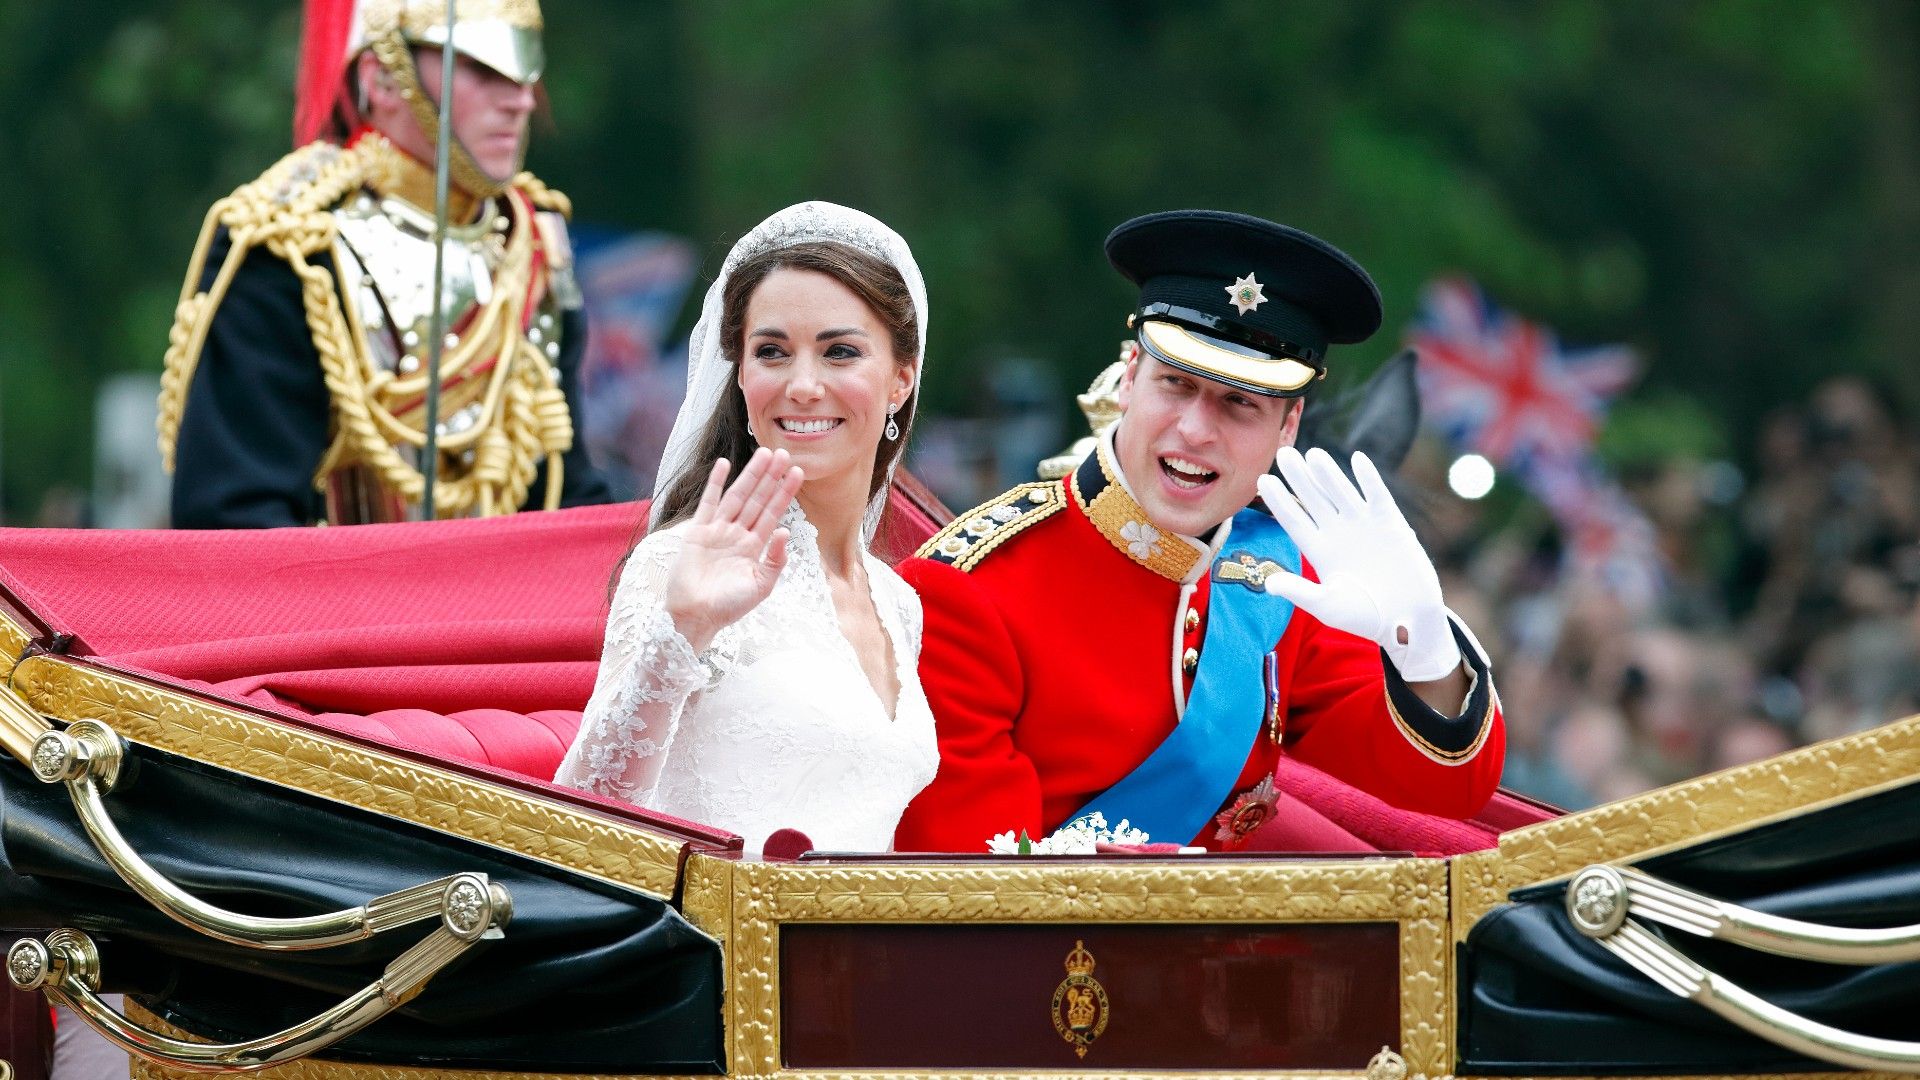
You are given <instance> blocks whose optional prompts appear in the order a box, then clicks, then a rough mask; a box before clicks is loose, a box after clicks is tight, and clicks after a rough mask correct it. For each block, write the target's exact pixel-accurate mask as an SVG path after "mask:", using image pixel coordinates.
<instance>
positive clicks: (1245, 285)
mask: <svg viewBox="0 0 1920 1080" xmlns="http://www.w3.org/2000/svg"><path fill="white" fill-rule="evenodd" d="M1226 290H1227V300H1228V301H1230V302H1231V303H1232V304H1233V306H1234V309H1235V310H1237V311H1239V312H1240V314H1242V315H1245V314H1246V313H1247V312H1249V311H1252V310H1253V309H1254V308H1257V307H1259V306H1260V305H1261V304H1264V303H1266V302H1267V294H1266V293H1264V292H1262V291H1261V286H1260V283H1259V282H1258V281H1255V280H1254V278H1253V275H1252V274H1248V275H1247V276H1246V277H1243V278H1235V279H1234V280H1233V284H1231V285H1228V286H1226Z"/></svg>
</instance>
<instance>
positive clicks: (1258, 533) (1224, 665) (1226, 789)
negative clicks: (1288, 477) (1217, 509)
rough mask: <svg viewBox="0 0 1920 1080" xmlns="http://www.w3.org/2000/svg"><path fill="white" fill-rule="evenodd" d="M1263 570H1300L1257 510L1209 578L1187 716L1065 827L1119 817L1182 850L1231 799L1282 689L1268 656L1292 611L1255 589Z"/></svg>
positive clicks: (1281, 535) (1236, 529) (1114, 821)
mask: <svg viewBox="0 0 1920 1080" xmlns="http://www.w3.org/2000/svg"><path fill="white" fill-rule="evenodd" d="M1263 563H1276V564H1278V565H1279V566H1281V567H1282V568H1284V569H1286V570H1288V571H1291V572H1293V573H1296V574H1297V573H1299V572H1300V549H1299V548H1297V547H1295V546H1294V543H1293V538H1292V537H1289V536H1288V535H1287V533H1286V530H1285V529H1282V528H1281V527H1280V524H1279V522H1276V521H1274V520H1273V518H1271V517H1269V516H1268V515H1267V514H1265V513H1263V512H1261V511H1258V510H1242V511H1240V512H1239V513H1238V514H1235V515H1234V517H1233V530H1232V531H1231V532H1230V533H1228V535H1227V543H1226V546H1225V547H1224V548H1222V549H1221V552H1220V558H1219V559H1218V560H1216V561H1215V562H1214V564H1213V568H1212V569H1211V570H1210V571H1209V573H1211V575H1212V577H1213V581H1212V583H1211V585H1210V592H1211V598H1210V599H1209V601H1208V604H1207V634H1206V638H1205V640H1204V642H1203V644H1202V647H1201V650H1200V667H1199V670H1197V671H1196V672H1195V673H1194V677H1193V693H1192V694H1190V695H1188V697H1187V708H1186V713H1185V715H1184V716H1183V717H1182V719H1181V721H1180V723H1179V724H1178V725H1177V726H1176V727H1175V728H1174V729H1173V732H1172V734H1170V735H1168V736H1167V738H1166V740H1165V741H1164V742H1162V743H1161V744H1160V745H1159V747H1158V748H1156V749H1155V750H1154V752H1153V753H1152V754H1150V755H1148V757H1147V760H1145V761H1143V762H1141V763H1140V765H1139V766H1138V767H1137V768H1135V769H1134V770H1133V771H1132V772H1130V773H1128V774H1127V775H1126V776H1124V777H1122V778H1121V779H1120V782H1119V783H1117V784H1115V785H1113V786H1112V787H1110V788H1108V789H1107V790H1106V791H1104V792H1102V793H1101V794H1099V795H1097V796H1095V797H1094V799H1093V801H1092V802H1090V803H1088V804H1087V805H1085V806H1083V807H1081V808H1080V812H1079V813H1077V814H1074V815H1073V817H1072V818H1070V819H1069V820H1078V819H1080V818H1083V817H1086V816H1088V815H1090V814H1092V813H1093V812H1094V811H1096V810H1097V811H1099V812H1100V813H1101V814H1103V815H1105V817H1106V819H1107V824H1108V826H1109V827H1114V826H1118V825H1119V824H1120V822H1121V820H1122V819H1125V820H1126V821H1127V823H1128V824H1130V825H1132V826H1133V827H1134V828H1136V829H1141V830H1144V831H1145V832H1146V834H1147V837H1148V839H1149V840H1151V841H1152V842H1154V843H1161V844H1185V843H1187V842H1188V841H1190V840H1192V839H1193V838H1194V837H1196V836H1198V835H1199V834H1200V830H1201V829H1203V828H1205V827H1206V825H1207V822H1208V821H1209V820H1210V819H1211V818H1212V817H1213V816H1214V814H1216V813H1217V812H1218V811H1219V809H1220V804H1221V803H1222V802H1225V801H1226V798H1227V796H1228V795H1231V794H1232V793H1233V785H1234V782H1235V781H1236V780H1238V779H1239V778H1240V773H1241V772H1242V771H1244V770H1245V769H1246V767H1247V755H1248V754H1249V753H1250V752H1251V751H1252V749H1253V743H1254V740H1255V739H1257V738H1259V737H1260V728H1261V725H1262V723H1263V722H1264V721H1266V720H1267V714H1268V712H1269V711H1270V710H1272V709H1274V708H1277V707H1278V705H1279V701H1278V698H1277V697H1276V696H1275V695H1276V693H1277V690H1278V688H1277V687H1274V686H1269V685H1265V684H1266V683H1271V682H1272V681H1273V674H1272V673H1271V672H1267V673H1266V677H1265V678H1264V679H1263V678H1262V673H1263V672H1266V667H1267V665H1266V658H1267V657H1268V655H1269V654H1270V653H1271V652H1272V651H1273V647H1274V646H1275V645H1276V644H1278V643H1279V641H1280V636H1281V635H1282V634H1285V633H1286V631H1287V623H1288V622H1289V621H1290V620H1291V619H1292V618H1293V604H1292V603H1290V602H1289V601H1287V600H1285V599H1282V598H1281V597H1278V596H1271V595H1269V594H1268V593H1267V591H1266V589H1265V588H1264V587H1262V586H1261V584H1260V583H1261V582H1263V581H1264V580H1265V577H1266V571H1265V570H1263V569H1261V564H1263Z"/></svg>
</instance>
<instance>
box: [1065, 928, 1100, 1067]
mask: <svg viewBox="0 0 1920 1080" xmlns="http://www.w3.org/2000/svg"><path fill="white" fill-rule="evenodd" d="M1093 965H1094V960H1093V954H1092V953H1090V952H1088V951H1087V944H1086V942H1084V941H1075V942H1074V943H1073V951H1072V952H1070V953H1068V954H1067V977H1066V978H1064V979H1062V980H1060V985H1059V986H1057V987H1055V988H1054V990H1053V1030H1055V1031H1057V1032H1059V1033H1060V1037H1061V1038H1062V1039H1065V1040H1066V1041H1067V1042H1068V1044H1069V1045H1071V1046H1072V1047H1073V1052H1074V1053H1075V1054H1076V1055H1078V1056H1080V1057H1086V1056H1087V1048H1088V1047H1090V1046H1092V1045H1093V1040H1095V1039H1097V1038H1099V1037H1100V1034H1101V1032H1104V1031H1106V1030H1107V988H1106V987H1104V986H1101V985H1100V981H1099V980H1098V979H1095V978H1094V977H1093Z"/></svg>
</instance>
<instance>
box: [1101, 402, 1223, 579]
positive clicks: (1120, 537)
mask: <svg viewBox="0 0 1920 1080" xmlns="http://www.w3.org/2000/svg"><path fill="white" fill-rule="evenodd" d="M1118 426H1119V425H1117V424H1116V425H1115V426H1114V427H1111V428H1108V429H1107V430H1106V431H1105V432H1103V433H1102V434H1101V436H1100V439H1099V441H1098V442H1097V443H1095V444H1094V451H1093V453H1091V454H1088V455H1087V457H1086V460H1084V461H1082V462H1081V463H1080V467H1079V468H1077V469H1075V470H1074V471H1073V475H1072V476H1071V477H1070V478H1069V480H1068V483H1067V486H1068V488H1069V490H1071V491H1072V492H1073V501H1074V502H1075V503H1076V504H1078V505H1079V507H1080V509H1081V510H1082V511H1084V512H1085V513H1086V515H1087V520H1088V521H1091V522H1093V527H1094V528H1096V529H1098V530H1100V535H1101V536H1104V537H1106V538H1107V542H1108V543H1110V544H1112V545H1113V546H1114V549H1115V550H1117V551H1119V552H1120V554H1122V555H1125V556H1126V557H1127V558H1129V559H1132V560H1133V561H1134V562H1136V563H1139V564H1140V565H1141V566H1144V567H1146V568H1147V569H1149V570H1151V571H1153V572H1154V573H1156V574H1159V575H1160V576H1161V577H1163V578H1166V579H1167V580H1168V581H1175V582H1180V583H1182V584H1184V583H1185V582H1186V581H1187V580H1188V579H1189V578H1190V577H1192V576H1193V573H1194V571H1195V569H1196V568H1197V567H1199V566H1201V565H1202V564H1203V563H1204V562H1206V561H1207V560H1208V558H1209V556H1211V555H1212V549H1211V548H1210V547H1209V546H1208V545H1206V544H1203V543H1201V542H1200V541H1198V540H1195V539H1194V538H1192V537H1190V536H1183V535H1181V534H1179V533H1171V532H1167V531H1165V530H1164V529H1161V528H1159V527H1158V526H1156V525H1154V524H1153V523H1152V522H1150V521H1148V520H1147V512H1146V511H1145V510H1143V509H1141V507H1140V504H1139V503H1138V502H1135V501H1134V498H1133V493H1132V492H1131V491H1129V490H1127V481H1126V477H1125V476H1123V475H1122V474H1121V472H1120V465H1119V463H1118V462H1117V461H1116V460H1115V458H1114V453H1113V434H1114V431H1115V429H1116V428H1118Z"/></svg>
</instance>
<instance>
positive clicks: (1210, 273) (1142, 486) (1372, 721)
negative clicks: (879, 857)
mask: <svg viewBox="0 0 1920 1080" xmlns="http://www.w3.org/2000/svg"><path fill="white" fill-rule="evenodd" d="M1106 247H1107V256H1108V258H1109V259H1110V260H1111V261H1112V263H1113V265H1114V267H1115V268H1116V269H1118V270H1119V271H1120V272H1121V273H1122V274H1124V275H1126V277H1127V278H1128V279H1130V280H1131V281H1133V282H1135V283H1137V284H1138V285H1139V286H1140V303H1139V307H1138V309H1137V310H1136V311H1135V312H1134V313H1133V315H1131V316H1129V318H1128V326H1129V327H1130V328H1131V329H1132V331H1133V333H1134V335H1135V338H1134V341H1133V342H1131V343H1130V350H1129V351H1130V353H1131V362H1130V363H1129V365H1128V368H1127V373H1126V377H1125V380H1124V381H1123V383H1122V385H1121V389H1120V403H1121V406H1122V409H1123V410H1124V411H1123V415H1122V417H1121V419H1120V421H1119V422H1118V423H1117V424H1116V425H1115V426H1114V427H1113V428H1111V429H1109V431H1108V432H1107V433H1106V434H1105V435H1104V436H1103V437H1102V438H1101V439H1100V441H1099V444H1098V446H1097V448H1096V450H1095V451H1094V453H1092V454H1090V455H1088V457H1087V459H1086V460H1085V461H1084V462H1083V463H1082V464H1081V465H1080V467H1079V468H1078V469H1077V470H1075V471H1074V472H1073V473H1071V474H1069V475H1068V476H1067V477H1065V478H1064V479H1063V480H1060V481H1055V482H1048V483H1037V484H1027V485H1023V486H1021V487H1018V488H1015V489H1014V490H1012V491H1009V492H1007V493H1005V494H1003V495H1001V496H999V497H998V498H995V499H993V500H991V501H989V502H987V503H985V504H984V505H982V506H979V507H977V508H975V509H973V510H971V511H968V512H967V513H964V514H961V515H960V516H959V517H957V518H955V519H954V521H953V522H952V524H950V525H949V526H948V527H947V528H946V529H944V530H943V531H941V532H940V533H939V534H938V535H936V536H935V537H933V539H931V540H929V541H928V542H927V544H926V545H925V546H923V547H922V548H921V549H920V551H919V553H918V555H917V557H916V558H914V559H911V560H908V561H907V562H904V563H902V564H901V565H900V572H901V574H902V575H903V576H904V577H906V579H907V580H908V581H909V582H910V583H912V584H913V585H914V587H915V588H917V589H918V590H919V591H920V595H921V597H922V599H923V602H924V605H925V609H926V630H925V640H924V645H923V648H922V651H921V655H920V672H921V679H922V681H923V682H924V684H925V686H926V692H927V697H928V699H929V701H930V702H931V703H932V706H933V712H934V716H935V718H936V721H937V723H938V729H939V738H940V771H939V775H938V776H937V777H936V778H935V779H934V781H933V783H932V785H930V786H929V787H928V788H927V789H926V790H925V791H923V792H922V793H921V794H920V795H919V796H918V797H917V798H916V799H915V800H914V802H913V803H912V805H911V806H909V807H908V808H907V812H906V814H905V816H904V817H903V818H902V819H901V822H900V826H899V830H898V832H897V834H896V836H895V847H896V849H898V850H901V851H962V852H978V851H983V850H985V847H986V843H987V840H988V838H989V837H991V836H994V835H996V834H999V833H1004V832H1007V831H1010V830H1011V831H1013V832H1015V833H1016V834H1018V833H1019V832H1022V831H1024V832H1026V833H1027V834H1028V835H1030V836H1032V837H1034V838H1036V839H1037V838H1039V837H1042V836H1045V835H1047V834H1048V833H1050V832H1052V831H1053V830H1055V829H1058V828H1059V827H1060V826H1062V825H1063V824H1065V823H1067V822H1069V821H1072V820H1075V819H1078V818H1081V817H1085V816H1088V815H1090V814H1092V813H1093V812H1094V811H1099V812H1101V813H1102V814H1104V816H1105V818H1106V820H1107V822H1108V823H1109V824H1111V825H1117V824H1118V823H1119V822H1120V820H1121V819H1123V818H1125V819H1127V820H1129V821H1130V822H1131V824H1132V825H1133V826H1134V827H1136V828H1140V829H1143V830H1145V831H1146V832H1147V833H1148V834H1149V837H1150V839H1151V840H1152V841H1154V842H1157V843H1176V844H1186V843H1190V842H1195V841H1200V842H1208V843H1211V842H1212V841H1213V839H1214V835H1215V831H1216V830H1215V828H1214V818H1215V815H1217V814H1219V813H1220V812H1221V809H1222V807H1224V806H1227V805H1229V803H1230V802H1231V801H1232V800H1233V799H1234V797H1235V796H1236V794H1237V793H1245V792H1247V791H1249V789H1252V788H1254V787H1255V786H1256V785H1258V784H1259V783H1260V782H1261V781H1262V780H1263V779H1265V778H1267V777H1268V776H1270V775H1271V774H1272V772H1273V769H1274V767H1275V765H1276V764H1277V763H1278V761H1279V758H1280V756H1281V755H1282V754H1286V755H1289V756H1291V757H1293V758H1295V759H1297V760H1299V761H1302V762H1304V763H1306V764H1309V765H1312V766H1315V767H1317V768H1320V769H1322V770H1324V771H1326V772H1328V773H1331V774H1332V775H1334V776H1336V777H1338V778H1340V779H1342V780H1344V781H1346V782H1348V783H1350V784H1353V785H1355V786H1357V787H1360V788H1362V789H1364V790H1366V791H1369V792H1371V793H1373V794H1374V795H1377V796H1379V797H1380V798H1382V799H1384V800H1386V801H1387V802H1389V803H1391V804H1393V805H1395V806H1399V807H1402V808H1405V809H1408V810H1417V811H1422V812H1426V813H1433V814H1443V815H1448V816H1452V817H1468V816H1471V815H1472V814H1474V813H1476V812H1477V811H1479V810H1480V809H1481V807H1482V806H1484V805H1485V804H1486V802H1487V800H1488V798H1489V797H1490V796H1491V795H1492V793H1493V791H1494V788H1495V787H1496V785H1497V784H1498V783H1499V779H1500V768H1501V762H1502V759H1503V757H1504V754H1505V742H1506V740H1505V734H1504V731H1503V728H1502V724H1501V719H1500V712H1499V706H1498V702H1497V699H1496V697H1495V695H1494V690H1493V684H1492V677H1491V674H1490V672H1489V670H1488V666H1487V660H1486V658H1485V657H1484V655H1483V654H1482V653H1481V652H1480V649H1479V647H1478V645H1477V644H1476V643H1475V642H1474V640H1473V638H1472V636H1471V635H1470V634H1468V633H1467V632H1466V629H1465V627H1464V626H1462V625H1460V624H1459V623H1458V622H1457V621H1455V620H1454V619H1453V617H1452V615H1451V613H1450V612H1448V611H1447V610H1446V608H1445V607H1444V605H1443V603H1442V600H1441V595H1440V586H1439V581H1438V578H1437V576H1436V574H1435V572H1434V569H1433V564H1432V562H1431V561H1430V560H1429V559H1428V558H1427V555H1426V553H1425V552H1424V551H1423V550H1422V549H1421V547H1420V544H1419V541H1418V540H1417V539H1416V538H1415V537H1414V534H1413V531H1412V530H1411V529H1410V528H1409V527H1408V526H1407V524H1406V521H1405V519H1404V518H1403V517H1402V516H1401V514H1400V512H1399V510H1398V509H1397V508H1396V507H1395V506H1394V505H1393V500H1392V497H1391V496H1390V495H1389V494H1387V492H1386V489H1385V488H1384V486H1383V485H1381V484H1380V482H1379V474H1378V473H1377V472H1375V471H1374V470H1373V467H1372V465H1371V464H1370V463H1367V462H1366V459H1365V458H1364V457H1360V458H1357V459H1356V461H1355V462H1354V477H1355V479H1353V480H1350V479H1348V477H1347V475H1346V474H1344V473H1342V472H1341V470H1340V468H1339V467H1338V466H1337V465H1335V464H1334V463H1333V461H1332V459H1331V458H1330V457H1328V456H1327V455H1326V454H1325V453H1324V452H1322V451H1314V452H1312V453H1310V454H1308V455H1305V456H1304V457H1303V456H1302V455H1301V454H1299V452H1298V451H1296V450H1294V449H1293V448H1292V444H1293V440H1294V437H1295V435H1296V433H1297V432H1298V430H1299V424H1300V414H1301V409H1302V407H1303V397H1304V395H1305V394H1306V393H1307V391H1308V390H1309V389H1311V388H1312V386H1313V384H1314V383H1315V382H1317V381H1318V380H1319V379H1320V378H1321V377H1322V376H1324V375H1325V372H1326V354H1327V347H1328V345H1330V344H1351V343H1354V342H1359V341H1364V340H1365V339H1366V338H1368V337H1369V336H1371V335H1372V334H1373V332H1374V331H1375V330H1377V329H1379V326H1380V320H1381V311H1380V294H1379V291H1378V290H1377V289H1376V288H1375V287H1374V284H1373V281H1372V279H1371V278H1369V277H1368V276H1367V273H1366V271H1364V270H1362V269H1361V268H1360V267H1359V265H1357V264H1356V263H1355V262H1354V261H1353V260H1352V259H1350V258H1348V257H1347V256H1346V255H1344V254H1343V253H1341V252H1340V251H1338V250H1337V249H1335V248H1334V247H1333V246H1332V245H1330V244H1327V243H1325V242H1324V241H1322V240H1320V239H1318V238H1316V237H1313V236H1310V235H1308V234H1306V233H1304V232H1301V231H1299V230H1297V229H1291V228H1288V227H1286V226H1283V225H1276V224H1274V223H1272V222H1269V221H1263V220H1261V219H1259V218H1253V217H1247V216H1244V215H1240V214H1231V213H1224V212H1220V211H1210V210H1190V211H1175V212H1169V213H1161V214H1151V215H1148V216H1146V217H1140V218H1135V219H1134V220H1132V221H1129V222H1126V223H1125V224H1123V225H1121V226H1120V227H1119V228H1117V229H1115V230H1114V231H1113V233H1112V234H1111V235H1110V236H1108V237H1107V245H1106ZM1276 457H1277V459H1278V464H1279V469H1280V473H1281V476H1283V477H1284V478H1285V479H1286V481H1287V483H1286V485H1285V486H1284V487H1283V486H1281V484H1280V482H1279V480H1277V479H1274V478H1271V477H1268V475H1267V474H1268V470H1269V468H1270V467H1271V466H1273V465H1274V464H1275V462H1276ZM1263 477H1264V478H1265V479H1264V480H1263ZM1356 481H1357V484H1356ZM1256 494H1258V495H1260V496H1261V497H1262V499H1263V500H1264V501H1265V502H1266V503H1267V504H1268V506H1270V507H1271V508H1272V509H1271V510H1270V511H1269V510H1268V509H1266V508H1261V509H1248V507H1249V506H1250V504H1254V503H1255V499H1256ZM1276 518H1277V519H1278V520H1276Z"/></svg>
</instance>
